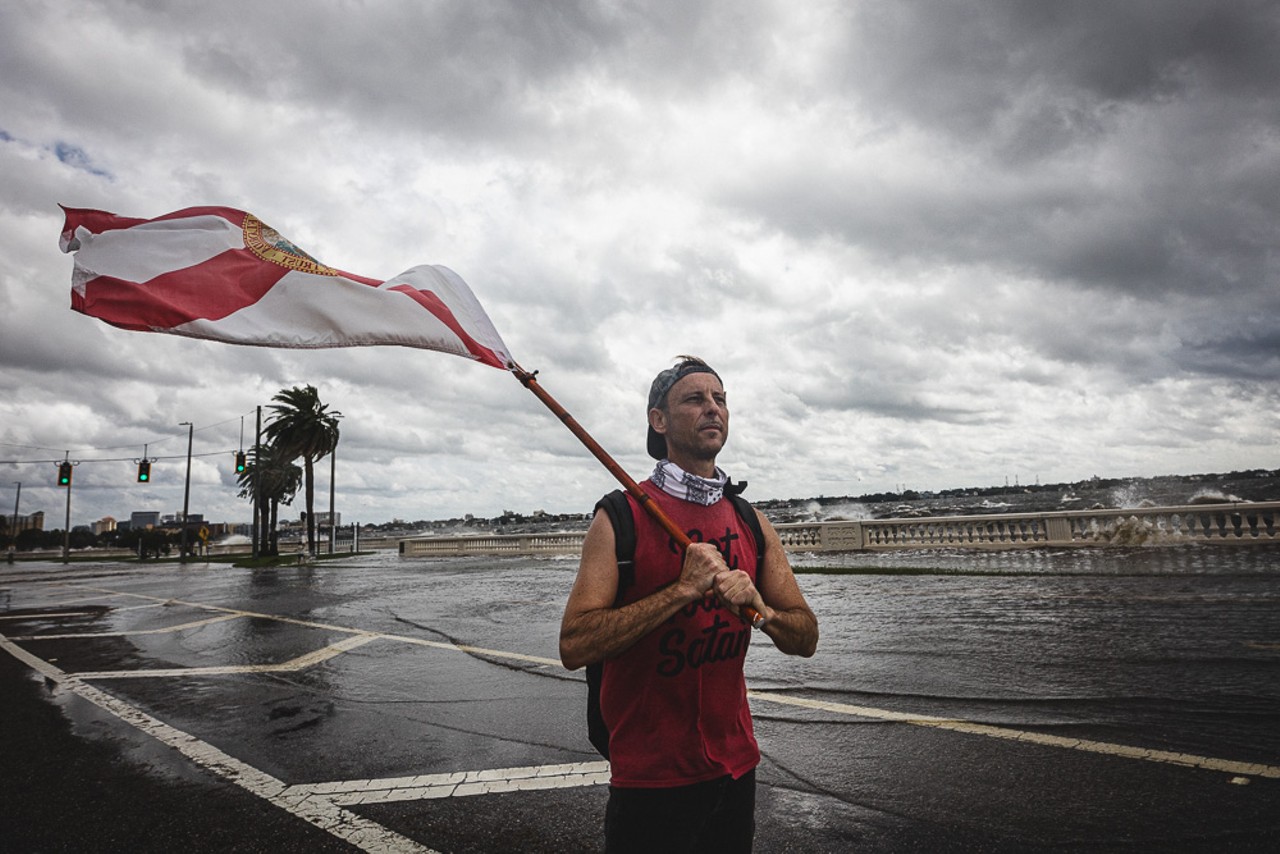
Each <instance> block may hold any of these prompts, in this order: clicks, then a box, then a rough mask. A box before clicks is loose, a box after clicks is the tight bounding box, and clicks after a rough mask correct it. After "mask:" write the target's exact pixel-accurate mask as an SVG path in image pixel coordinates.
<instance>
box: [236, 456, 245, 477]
mask: <svg viewBox="0 0 1280 854" xmlns="http://www.w3.org/2000/svg"><path fill="white" fill-rule="evenodd" d="M244 465H245V456H244V451H236V474H240V473H241V472H242V471H244Z"/></svg>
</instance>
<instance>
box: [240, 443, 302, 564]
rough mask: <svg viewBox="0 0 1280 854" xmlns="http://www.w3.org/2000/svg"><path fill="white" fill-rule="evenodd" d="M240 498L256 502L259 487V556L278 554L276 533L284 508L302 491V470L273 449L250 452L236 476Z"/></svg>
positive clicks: (258, 449)
mask: <svg viewBox="0 0 1280 854" xmlns="http://www.w3.org/2000/svg"><path fill="white" fill-rule="evenodd" d="M236 479H237V481H238V482H239V484H240V492H239V493H237V494H238V495H239V497H240V498H253V490H254V483H255V479H256V480H257V485H258V490H259V493H258V508H257V512H258V554H260V555H271V554H275V553H276V548H275V536H274V534H275V530H276V521H277V517H278V516H279V511H280V505H281V504H291V503H292V502H293V496H295V495H297V493H298V490H299V489H301V488H302V469H300V468H298V467H297V466H295V465H294V464H293V463H292V462H291V461H289V460H287V459H285V458H284V457H283V456H282V455H281V454H280V453H279V451H278V450H277V449H276V448H275V447H274V446H272V445H254V446H253V447H252V448H250V449H249V453H248V455H247V459H246V461H245V469H244V471H242V472H240V473H239V474H238V475H236Z"/></svg>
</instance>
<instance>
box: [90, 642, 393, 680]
mask: <svg viewBox="0 0 1280 854" xmlns="http://www.w3.org/2000/svg"><path fill="white" fill-rule="evenodd" d="M377 639H378V638H377V636H376V635H371V634H360V635H352V636H351V637H349V638H346V639H344V640H340V641H338V642H337V643H335V644H331V645H330V646H326V647H324V648H323V649H317V650H315V651H313V652H308V653H307V654H306V655H300V656H298V657H297V658H293V659H290V660H289V661H285V662H281V663H280V664H238V665H220V666H213V667H173V668H169V669H167V670H99V671H86V672H83V673H73V674H71V675H72V676H75V677H76V678H77V679H86V680H88V679H160V678H171V677H174V676H226V675H229V674H233V673H294V672H297V671H299V670H303V669H305V668H308V667H311V666H312V665H315V664H320V663H321V662H323V661H328V660H329V659H331V658H334V657H336V656H339V655H341V654H342V653H344V652H348V651H350V650H353V649H355V648H356V647H361V646H364V645H365V644H367V643H368V642H369V641H372V640H377Z"/></svg>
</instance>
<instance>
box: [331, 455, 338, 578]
mask: <svg viewBox="0 0 1280 854" xmlns="http://www.w3.org/2000/svg"><path fill="white" fill-rule="evenodd" d="M337 481H338V446H337V445H334V446H333V450H332V451H330V452H329V554H333V548H334V546H335V545H337V541H338V517H337V516H335V515H334V512H333V493H334V484H335V483H337Z"/></svg>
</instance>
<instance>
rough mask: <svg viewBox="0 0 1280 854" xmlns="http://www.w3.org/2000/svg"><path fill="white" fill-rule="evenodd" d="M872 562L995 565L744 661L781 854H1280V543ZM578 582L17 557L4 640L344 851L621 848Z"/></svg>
mask: <svg viewBox="0 0 1280 854" xmlns="http://www.w3.org/2000/svg"><path fill="white" fill-rule="evenodd" d="M859 561H862V562H863V563H868V562H869V563H880V564H885V563H889V564H893V563H896V564H897V565H899V566H903V567H912V568H919V569H929V568H932V569H938V570H942V571H948V570H957V569H958V570H966V569H970V570H971V569H977V570H980V571H982V572H984V573H990V574H986V575H980V576H974V575H943V574H935V575H809V574H806V575H803V576H801V583H802V585H803V587H804V589H805V592H806V595H807V596H808V597H809V599H810V602H811V604H812V605H813V606H814V609H815V611H816V612H817V613H818V615H819V619H820V621H821V626H822V641H821V643H820V645H819V651H818V654H817V656H815V657H814V658H813V659H809V660H796V659H790V658H787V657H785V656H782V655H780V654H778V653H777V652H776V651H774V650H772V649H771V648H768V647H766V646H765V645H763V644H760V643H759V641H760V640H761V638H759V637H757V638H756V643H755V644H754V645H753V649H752V650H751V652H750V653H749V655H748V663H747V675H748V685H749V687H750V688H751V690H752V709H753V713H754V715H755V718H756V722H757V735H758V737H759V740H760V743H761V747H762V750H763V753H764V759H763V761H762V764H761V766H760V770H759V775H758V776H759V781H760V792H759V805H758V810H757V823H758V828H757V835H756V839H757V846H756V848H757V850H758V851H762V852H772V851H805V852H811V851H850V850H861V851H888V852H897V851H973V850H983V851H1037V850H1044V851H1048V850H1054V851H1063V850H1067V851H1075V850H1133V851H1139V850H1142V851H1147V850H1164V851H1223V850H1234V851H1264V850H1266V851H1271V850H1274V848H1275V839H1276V838H1278V835H1280V554H1277V552H1276V551H1275V550H1265V549H1249V550H1237V551H1232V550H1213V549H1209V550H1205V549H1198V550H1185V549H1183V550H1161V551H1154V550H1153V551H1141V550H1135V551H1134V552H1132V553H1128V554H1126V553H1118V552H1113V553H1111V554H1110V556H1103V557H1100V556H1099V554H1098V553H1091V554H1089V555H1088V556H1087V557H1086V556H1084V555H1077V556H1070V555H1067V554H1065V553H1046V552H1041V553H1029V554H1025V555H1023V556H1021V557H989V556H980V555H972V554H969V555H964V554H952V555H947V554H939V553H924V552H921V553H915V554H914V555H905V556H904V555H899V556H893V557H885V556H880V557H876V558H865V557H858V558H857V559H850V560H848V561H846V565H857V564H858V562H859ZM796 562H797V563H799V564H803V563H805V562H806V560H805V559H804V558H797V560H796ZM811 562H815V563H816V562H830V560H829V559H827V560H826V561H819V560H818V559H817V558H814V559H813V561H811ZM574 570H575V562H574V561H572V560H554V559H534V558H509V559H491V558H485V559H478V558H477V559H452V560H406V559H402V558H400V557H399V556H397V555H394V554H390V553H378V554H374V555H369V556H363V557H357V558H351V559H347V560H340V561H334V562H324V563H321V564H318V565H316V566H314V567H309V568H308V567H289V568H281V569H276V570H268V571H262V570H259V571H249V570H241V569H233V568H230V567H227V566H224V565H217V564H211V565H205V564H198V563H197V564H190V565H188V566H187V567H186V568H181V567H179V566H177V565H163V566H150V567H138V566H136V565H126V564H105V563H104V564H101V565H87V564H72V565H70V566H63V565H62V564H54V563H49V564H18V565H15V566H9V567H5V568H3V569H0V635H3V637H4V640H3V641H2V642H0V645H2V646H3V648H4V651H5V652H6V653H7V654H8V655H10V656H14V657H15V659H16V660H18V661H20V662H21V664H22V666H23V667H24V668H27V672H28V673H30V674H31V676H32V677H33V678H35V679H39V680H40V681H41V682H42V685H43V688H42V692H43V695H44V697H45V700H47V701H51V702H53V703H55V704H56V705H57V707H58V708H59V709H60V710H61V712H62V713H63V714H64V715H65V716H66V717H67V718H69V719H70V721H71V723H72V728H73V731H74V732H75V733H76V735H77V737H78V738H81V739H84V740H85V742H86V743H90V742H95V741H98V742H100V741H106V742H112V743H115V744H118V745H123V746H124V753H123V757H124V758H123V760H122V761H124V762H127V763H130V764H132V765H136V766H137V767H139V768H142V769H145V773H146V774H149V775H155V776H158V777H160V778H165V777H171V778H178V777H182V776H183V775H190V774H191V773H193V769H196V770H195V773H199V774H202V775H205V776H209V775H212V779H215V780H218V781H221V782H220V783H219V785H223V786H227V787H235V788H236V789H238V790H240V791H242V792H245V793H248V795H250V796H252V797H253V798H256V799H259V800H260V801H261V802H262V803H265V804H269V805H270V806H271V807H272V808H273V809H274V810H279V811H280V813H281V814H282V815H289V816H293V817H295V820H296V826H297V828H298V833H299V834H300V835H302V834H304V832H305V833H306V834H313V833H315V832H316V828H319V829H321V830H322V831H323V834H324V837H323V838H325V839H327V840H330V841H331V842H332V843H334V844H335V846H336V847H334V848H333V849H331V850H342V849H343V848H344V847H349V846H355V847H358V848H363V849H365V850H383V851H414V850H435V851H447V852H468V851H557V852H564V851H595V850H599V848H600V842H601V833H600V828H601V823H602V816H603V809H604V802H605V799H606V797H607V788H606V781H607V778H608V775H607V767H606V766H605V765H604V763H602V762H600V761H599V757H598V756H596V754H595V753H594V752H593V751H592V749H591V747H590V745H589V744H588V743H587V739H586V734H585V726H584V723H583V713H584V703H585V686H584V684H583V682H582V679H581V674H580V673H568V672H566V671H564V670H563V668H561V667H560V666H559V663H558V661H557V655H556V634H557V630H558V623H559V617H560V611H561V608H562V606H563V602H564V598H565V596H566V595H567V592H568V589H569V586H570V584H571V583H572V579H573V572H574ZM1023 573H1027V574H1023ZM9 773H11V774H19V775H20V774H22V773H23V769H21V768H15V769H11V770H10V772H9ZM138 809H140V810H145V809H147V806H146V805H145V804H139V805H138ZM211 820H213V821H216V820H217V819H216V817H215V818H213V819H211ZM285 826H286V827H288V826H289V824H288V823H286V825H285ZM130 843H131V844H130V846H129V847H130V848H131V850H135V851H145V850H151V849H148V847H147V840H146V839H145V838H141V839H135V840H131V841H130ZM274 847H275V848H276V849H277V850H306V849H307V848H314V846H313V845H312V844H310V843H308V844H307V845H302V844H301V843H300V845H299V847H297V848H296V849H291V848H289V846H287V845H286V846H283V847H282V846H280V845H275V846H274ZM660 848H661V846H660V845H656V846H655V850H660ZM353 850H354V849H353Z"/></svg>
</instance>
